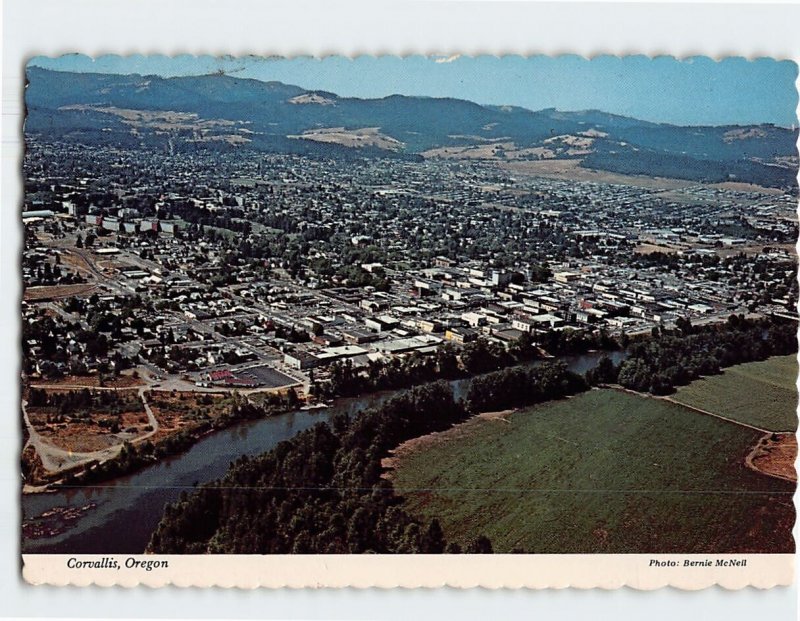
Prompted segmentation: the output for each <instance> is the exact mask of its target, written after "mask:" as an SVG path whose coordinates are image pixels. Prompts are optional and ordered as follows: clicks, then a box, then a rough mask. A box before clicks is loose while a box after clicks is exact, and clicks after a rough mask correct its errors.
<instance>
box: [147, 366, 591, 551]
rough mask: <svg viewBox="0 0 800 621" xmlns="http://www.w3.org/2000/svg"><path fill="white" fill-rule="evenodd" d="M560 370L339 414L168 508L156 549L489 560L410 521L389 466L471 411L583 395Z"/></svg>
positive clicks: (439, 386) (482, 543)
mask: <svg viewBox="0 0 800 621" xmlns="http://www.w3.org/2000/svg"><path fill="white" fill-rule="evenodd" d="M586 388H587V384H586V382H585V381H584V379H583V378H582V377H581V376H579V375H576V374H575V373H572V372H570V371H568V370H567V368H566V366H565V365H564V364H561V363H556V364H543V365H541V366H538V367H528V368H512V369H503V370H500V371H496V372H493V373H489V374H488V375H484V376H480V377H477V378H475V379H474V380H473V381H472V385H471V387H470V390H469V394H468V397H467V401H466V403H465V402H463V401H456V400H455V399H454V397H453V392H452V388H451V387H450V386H449V384H448V383H447V382H445V381H442V380H440V381H437V382H433V383H428V384H424V385H421V386H417V387H416V388H413V389H411V390H408V391H404V392H402V393H400V394H398V395H397V396H395V397H393V398H392V399H390V400H389V401H387V402H386V403H384V404H383V405H381V406H379V407H377V408H374V409H370V410H366V411H364V412H362V413H360V414H358V415H357V416H355V417H354V418H352V419H351V418H349V417H347V416H346V415H338V416H336V417H335V418H334V419H333V420H332V421H331V424H330V425H328V424H326V423H319V424H317V425H315V426H314V427H312V428H311V429H309V430H306V431H304V432H302V433H300V434H298V435H297V436H295V437H294V438H292V439H290V440H287V441H284V442H281V443H280V444H279V445H277V446H276V447H275V448H274V449H273V450H272V451H270V452H269V453H266V454H264V455H261V456H259V457H256V458H250V457H247V456H243V457H241V458H240V459H239V460H237V462H236V463H235V464H233V465H232V466H231V468H230V469H229V470H228V472H227V473H226V475H225V476H224V477H223V478H222V479H220V480H218V481H215V482H212V483H209V484H207V485H204V486H203V487H201V488H199V489H198V490H196V491H195V492H193V493H192V494H183V495H182V496H181V498H180V500H179V501H178V502H177V503H175V504H173V505H170V506H168V507H167V509H166V511H165V513H164V516H163V518H162V520H161V523H160V524H159V526H158V528H157V529H156V531H155V533H154V534H153V536H152V539H151V541H150V544H149V547H148V550H149V551H152V552H156V553H162V554H198V553H223V554H244V553H248V554H254V553H255V554H285V553H320V554H342V553H364V552H377V553H416V552H419V553H431V554H434V553H443V552H446V553H459V552H462V551H464V552H468V553H490V552H492V545H491V541H489V540H488V539H487V538H486V537H485V536H478V537H476V538H474V539H473V540H471V541H470V542H469V543H468V544H467V545H466V546H465V547H464V548H463V549H462V547H461V546H460V545H459V544H457V543H455V542H447V541H446V539H445V537H444V534H443V532H442V529H441V526H440V524H439V522H438V520H436V519H433V520H432V521H430V522H427V523H423V522H421V521H420V520H419V519H417V518H415V517H413V516H410V515H409V514H407V513H406V512H405V511H404V510H403V509H402V506H401V504H400V503H401V501H402V498H400V497H398V496H397V495H396V494H395V492H394V489H393V487H392V484H391V482H390V481H388V480H386V479H385V478H383V477H382V476H381V475H382V473H383V468H382V465H381V460H382V459H383V458H384V457H386V456H387V455H388V452H389V451H390V450H391V449H392V448H394V447H396V446H397V445H399V444H401V443H402V442H404V441H406V440H408V439H410V438H414V437H418V436H422V435H425V434H428V433H431V432H434V431H440V430H443V429H446V428H448V427H449V426H451V425H453V424H455V423H458V422H461V421H462V420H464V419H465V418H467V417H468V416H469V415H470V414H471V413H473V412H477V411H483V410H493V409H501V408H507V407H518V406H523V405H530V404H532V403H537V402H540V401H545V400H548V399H554V398H559V397H564V396H567V395H570V394H575V393H577V392H580V391H583V390H586Z"/></svg>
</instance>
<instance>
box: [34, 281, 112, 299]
mask: <svg viewBox="0 0 800 621" xmlns="http://www.w3.org/2000/svg"><path fill="white" fill-rule="evenodd" d="M96 289H97V285H94V284H92V283H80V284H77V285H52V286H44V287H27V288H26V289H25V291H24V292H23V294H22V299H23V300H25V301H26V302H28V301H37V300H57V299H60V298H70V297H74V296H83V295H91V294H92V293H94V291H95V290H96Z"/></svg>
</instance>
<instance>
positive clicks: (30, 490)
mask: <svg viewBox="0 0 800 621" xmlns="http://www.w3.org/2000/svg"><path fill="white" fill-rule="evenodd" d="M602 356H610V357H611V358H612V359H613V360H614V361H615V362H618V361H619V360H621V359H622V358H624V356H625V354H624V352H621V351H619V350H611V351H599V350H592V351H589V352H586V353H582V354H573V355H564V356H553V355H550V354H544V353H542V355H541V357H538V358H534V359H532V360H527V361H524V362H521V363H520V364H517V365H510V366H506V367H504V368H507V369H511V368H516V367H520V368H524V367H529V366H538V365H541V364H545V363H550V362H555V361H557V360H563V361H565V363H566V364H567V365H568V366H569V367H570V368H571V370H574V371H575V372H576V373H579V374H583V373H585V372H586V371H587V370H588V369H589V368H591V367H592V366H593V365H594V364H596V363H597V361H598V360H599V359H600V358H601V357H602ZM482 375H485V374H483V373H476V374H473V375H466V374H464V373H462V374H460V375H459V377H458V378H456V379H451V380H449V381H450V384H451V385H452V386H453V389H454V392H455V394H456V397H457V398H460V397H463V396H464V395H465V394H466V388H467V386H468V385H469V382H471V381H472V380H473V379H475V378H476V377H481V376H482ZM429 381H433V380H431V379H429ZM423 383H428V382H427V381H426V382H423ZM417 385H421V384H417ZM410 388H413V386H402V387H399V388H396V389H393V390H392V389H390V390H387V389H375V390H369V391H364V392H362V393H360V394H358V395H355V396H352V395H342V396H338V397H336V398H335V400H334V406H335V404H336V402H341V401H342V400H353V399H356V400H360V399H369V398H370V397H377V398H378V399H379V400H383V398H385V397H387V396H390V395H393V394H396V393H398V392H401V391H403V390H408V389H410ZM149 394H151V395H170V394H172V393H169V392H166V391H151V392H150V393H149ZM177 394H178V395H180V394H182V393H177ZM228 396H230V395H228ZM195 397H199V398H207V397H208V395H207V394H206V393H203V394H202V395H200V394H199V393H198V394H197V395H195ZM151 398H152V399H155V401H154V403H153V404H152V405H153V407H154V408H155V409H156V413H157V414H158V415H159V419H161V418H162V412H161V411H160V410H159V406H158V399H164V398H165V397H164V396H153V397H151ZM275 399H276V396H273V398H272V403H270V402H268V401H261V402H259V403H254V402H253V401H252V400H250V399H246V402H247V404H248V411H247V412H246V414H245V415H238V416H222V417H218V418H214V419H213V420H210V421H206V422H205V423H202V424H198V425H196V426H192V427H190V428H184V429H182V430H180V431H177V430H178V429H180V427H179V426H176V425H175V424H174V421H171V420H169V419H167V421H166V422H167V423H168V424H166V425H164V424H162V425H161V427H162V429H161V431H162V432H163V433H159V434H154V432H151V433H148V434H147V436H146V437H142V438H139V439H136V440H134V441H133V442H129V443H125V444H124V447H126V448H125V450H123V445H120V446H118V447H116V450H114V451H106V452H105V453H104V454H102V455H101V454H100V453H97V455H96V456H94V457H93V458H92V459H85V460H77V463H76V464H75V465H74V466H71V467H69V468H68V469H63V470H60V471H55V472H53V471H51V472H48V471H47V470H46V469H43V468H39V469H31V472H33V473H38V475H39V477H38V478H33V479H30V480H26V481H25V482H24V484H23V492H22V493H23V494H42V493H48V492H52V491H54V490H59V489H76V488H80V487H82V486H86V485H94V484H98V483H109V482H112V481H114V480H115V479H118V478H120V477H124V476H127V475H131V474H134V473H136V472H138V471H140V470H142V469H143V468H147V467H149V466H152V465H155V464H157V463H159V462H160V461H161V460H163V459H167V458H171V457H175V456H178V455H180V454H182V453H184V452H185V451H187V450H188V449H189V448H190V447H191V446H193V445H195V444H196V443H197V442H199V441H200V440H202V439H203V438H205V437H207V436H209V435H211V434H214V433H216V432H218V431H221V430H224V429H227V428H229V427H231V426H232V425H236V424H239V423H241V422H243V421H248V420H258V419H260V418H267V417H273V416H280V415H284V414H288V413H289V412H292V411H295V410H297V409H299V410H303V409H304V408H306V409H307V410H308V411H310V412H321V411H323V409H322V408H315V407H314V406H313V405H310V403H309V402H308V401H306V400H304V399H301V400H300V401H299V402H297V403H296V402H294V401H291V402H287V403H285V405H284V406H277V405H276V404H275ZM301 403H303V404H305V405H300V404H301ZM298 406H299V407H298ZM326 409H330V408H326ZM334 409H335V408H334ZM148 410H149V406H148ZM148 414H151V412H149V411H148ZM151 437H152V438H153V441H148V440H150V438H151ZM64 454H65V456H66V452H64ZM71 456H72V457H73V458H75V457H76V456H75V455H74V454H72V455H71Z"/></svg>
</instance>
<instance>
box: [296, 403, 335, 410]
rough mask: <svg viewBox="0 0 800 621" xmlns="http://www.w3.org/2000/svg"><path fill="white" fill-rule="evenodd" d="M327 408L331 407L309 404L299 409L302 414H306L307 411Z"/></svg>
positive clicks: (324, 404)
mask: <svg viewBox="0 0 800 621" xmlns="http://www.w3.org/2000/svg"><path fill="white" fill-rule="evenodd" d="M329 407H331V406H329V405H328V404H327V403H310V404H307V405H304V406H302V407H301V408H300V409H301V410H302V411H304V412H307V411H309V410H326V409H328V408H329Z"/></svg>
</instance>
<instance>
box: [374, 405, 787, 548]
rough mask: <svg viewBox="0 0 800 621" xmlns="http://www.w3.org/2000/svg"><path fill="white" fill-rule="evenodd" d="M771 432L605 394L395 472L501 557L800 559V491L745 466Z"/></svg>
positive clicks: (408, 455) (460, 439)
mask: <svg viewBox="0 0 800 621" xmlns="http://www.w3.org/2000/svg"><path fill="white" fill-rule="evenodd" d="M762 435H763V434H761V433H760V432H758V431H755V430H751V429H747V428H745V427H742V426H739V425H736V424H734V423H730V422H726V421H723V420H720V419H718V418H715V417H711V416H703V415H700V414H698V413H697V412H695V411H692V410H689V409H687V408H684V407H682V406H679V405H676V404H674V403H669V402H665V401H663V400H659V399H653V398H648V397H643V396H642V397H640V396H637V395H632V394H627V393H622V392H618V391H614V390H592V391H590V392H587V393H584V394H581V395H578V396H576V397H573V398H570V399H567V400H560V401H555V402H550V403H546V404H542V405H540V406H535V407H532V408H527V409H524V410H519V411H517V412H514V413H512V414H510V415H508V416H502V417H495V418H491V417H483V418H473V419H472V420H470V421H468V422H467V423H465V425H459V426H457V427H454V428H453V429H452V430H450V431H448V432H445V433H441V434H437V435H436V437H435V438H432V439H431V440H428V441H420V440H416V441H412V443H411V445H410V446H409V445H406V446H404V447H401V448H400V450H398V451H397V453H396V459H394V460H392V461H393V462H394V463H393V464H392V465H393V466H394V467H395V470H394V471H393V472H392V473H390V476H391V478H392V481H393V482H394V485H395V488H396V490H397V493H398V494H399V495H402V496H403V497H404V498H405V501H404V504H405V508H406V509H407V510H408V511H410V512H411V513H412V514H414V515H418V516H420V517H423V518H425V519H432V518H434V517H436V518H438V519H439V520H440V523H441V524H442V528H443V529H444V531H445V534H446V536H447V538H448V539H449V540H453V541H457V542H459V543H461V544H462V545H463V544H464V543H465V542H467V541H468V540H469V539H471V538H472V537H475V536H477V535H480V534H485V535H487V536H488V537H489V538H490V539H491V540H492V544H493V546H494V550H495V552H512V551H514V550H523V551H526V552H531V553H595V552H613V553H646V552H647V553H667V552H681V553H711V552H717V553H724V552H732V553H733V552H741V553H743V552H791V551H793V549H794V544H793V541H792V539H791V535H790V531H791V525H792V524H793V521H794V516H795V513H794V507H793V505H792V493H793V491H794V489H795V485H794V484H793V483H791V482H788V481H783V480H781V479H778V478H774V477H768V476H765V475H763V474H760V473H758V472H755V471H753V470H751V469H750V468H748V467H746V465H745V458H746V457H747V455H748V454H750V452H751V451H752V449H753V447H754V446H755V445H756V444H757V442H758V441H759V440H760V438H761V437H762ZM415 444H416V445H415Z"/></svg>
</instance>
